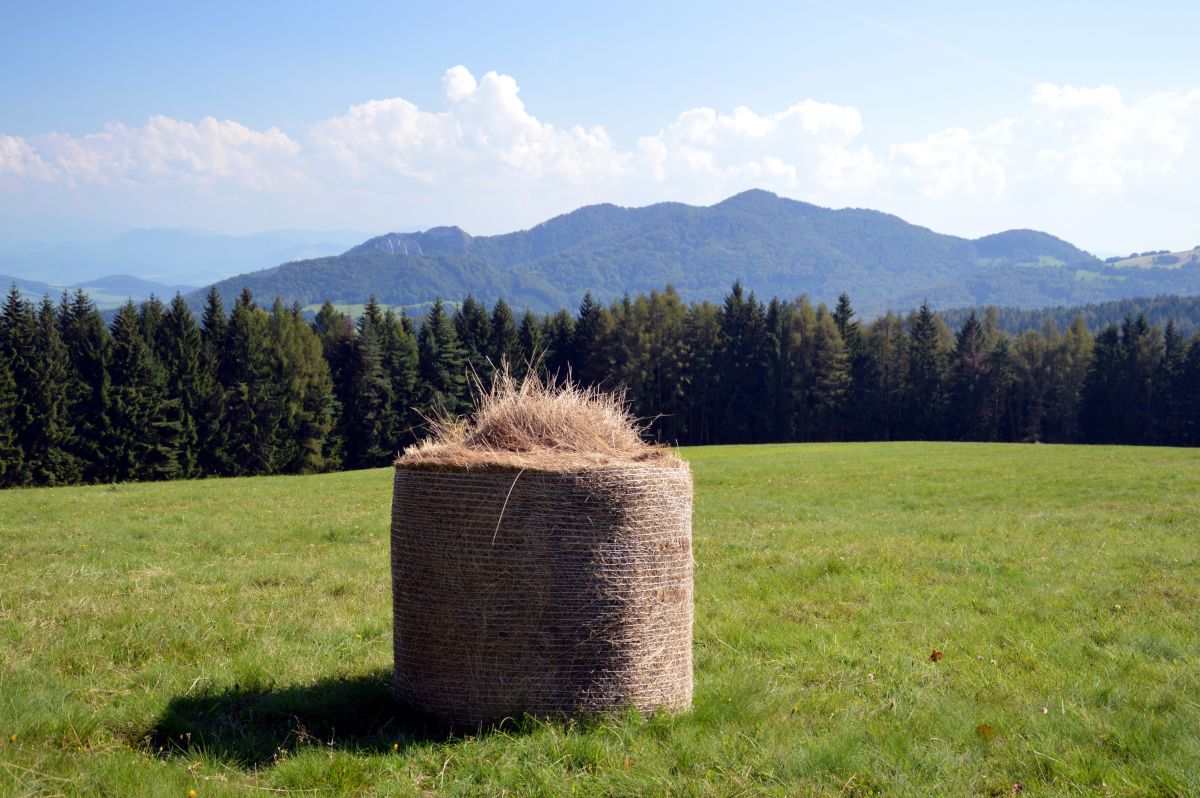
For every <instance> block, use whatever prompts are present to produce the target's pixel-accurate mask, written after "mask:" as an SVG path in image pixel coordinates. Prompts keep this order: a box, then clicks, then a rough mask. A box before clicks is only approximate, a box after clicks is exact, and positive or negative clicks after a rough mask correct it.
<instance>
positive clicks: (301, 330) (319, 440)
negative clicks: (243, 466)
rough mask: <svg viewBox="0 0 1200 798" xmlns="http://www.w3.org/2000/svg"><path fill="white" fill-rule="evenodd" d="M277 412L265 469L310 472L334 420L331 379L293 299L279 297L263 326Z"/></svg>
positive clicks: (318, 465)
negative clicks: (288, 302)
mask: <svg viewBox="0 0 1200 798" xmlns="http://www.w3.org/2000/svg"><path fill="white" fill-rule="evenodd" d="M268 332H269V339H270V350H271V354H272V366H273V376H272V380H273V382H274V383H275V390H276V393H277V396H278V397H279V400H280V401H279V407H280V411H279V412H280V415H279V422H278V425H277V427H276V431H275V445H274V447H273V458H274V459H273V460H272V462H271V465H270V470H271V471H273V472H278V473H285V474H309V473H315V472H317V471H321V470H324V468H325V467H326V462H325V438H326V436H327V435H328V434H329V431H330V429H331V427H332V425H333V416H332V409H333V405H334V401H333V381H332V379H331V378H330V375H329V365H328V364H327V363H326V362H325V357H324V353H323V352H322V348H321V341H320V340H319V339H318V338H317V335H316V333H315V332H314V331H313V329H312V328H311V327H309V326H308V324H306V323H305V322H304V318H303V315H302V313H301V310H300V306H299V305H298V304H293V305H292V306H291V307H284V306H283V303H282V302H281V301H280V300H279V298H278V297H276V299H275V303H274V305H273V306H272V309H271V317H270V322H269V326H268Z"/></svg>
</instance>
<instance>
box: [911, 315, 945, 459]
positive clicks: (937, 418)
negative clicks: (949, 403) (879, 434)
mask: <svg viewBox="0 0 1200 798" xmlns="http://www.w3.org/2000/svg"><path fill="white" fill-rule="evenodd" d="M940 340H941V334H940V330H939V329H938V320H937V318H936V317H935V316H934V314H933V311H932V310H930V308H929V303H928V302H926V303H923V304H922V305H921V307H920V309H919V310H917V311H916V312H915V313H914V314H913V315H912V317H911V319H910V320H909V347H908V375H907V380H906V382H905V392H906V395H905V410H906V412H905V417H906V421H907V429H906V430H905V431H904V434H906V435H908V436H911V437H913V438H916V439H918V440H938V439H945V438H946V432H947V431H946V428H945V406H946V401H945V374H944V372H945V366H944V362H945V360H944V358H943V356H942V351H941V346H940Z"/></svg>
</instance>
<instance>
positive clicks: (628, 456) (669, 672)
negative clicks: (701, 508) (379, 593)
mask: <svg viewBox="0 0 1200 798" xmlns="http://www.w3.org/2000/svg"><path fill="white" fill-rule="evenodd" d="M547 404H553V405H554V407H552V408H550V410H549V411H548V410H547V408H546V405H547ZM498 410H499V411H502V412H501V413H498V412H496V411H498ZM557 411H563V412H562V413H561V414H558V413H557ZM497 415H503V416H504V417H505V421H504V423H505V424H506V425H507V426H508V427H509V428H511V427H512V426H513V425H514V419H519V420H520V423H519V425H518V426H521V428H522V430H523V431H522V432H521V433H520V435H518V436H517V437H520V438H521V439H522V440H524V441H526V442H527V441H528V440H531V439H532V440H545V441H550V442H553V444H554V448H550V447H548V446H545V445H540V446H527V447H526V448H525V450H524V451H516V450H515V449H516V447H515V446H513V445H512V440H513V437H514V436H513V435H512V434H509V433H511V429H509V430H508V431H507V432H506V435H507V439H508V441H509V444H510V445H509V448H503V449H497V448H495V447H494V446H480V445H479V444H478V443H476V444H475V445H473V446H472V445H470V444H469V443H464V442H465V441H471V440H472V435H474V436H475V438H474V440H475V441H479V440H480V439H481V438H484V437H486V436H487V435H489V432H488V429H487V426H488V424H489V421H490V422H495V419H496V417H497ZM556 420H557V421H556ZM559 421H562V422H565V423H566V424H567V425H568V426H571V425H574V426H578V425H583V426H585V427H587V428H588V429H589V430H591V432H592V433H595V435H594V436H592V438H593V439H592V440H591V441H590V442H589V443H588V446H589V449H590V450H589V451H579V450H578V447H572V441H574V442H576V443H577V442H579V441H580V440H587V439H588V438H589V436H587V435H584V436H580V435H578V434H576V435H575V436H574V437H569V436H568V434H569V432H570V430H569V429H568V430H564V428H563V424H561V423H558V422H559ZM556 424H557V426H556ZM609 426H612V427H615V428H616V429H617V430H618V431H622V430H623V431H625V432H629V433H631V435H632V437H630V436H629V435H624V434H622V435H618V436H615V437H614V435H613V434H611V433H612V430H611V429H608V428H607V427H609ZM492 432H495V430H492ZM492 437H493V439H494V438H495V436H494V435H493V436H492ZM596 439H599V440H602V441H607V442H608V448H607V450H604V447H601V446H597V444H596V442H595V440H596ZM614 441H615V444H614ZM439 447H440V451H439ZM597 449H600V451H597ZM691 508H692V481H691V473H690V471H689V470H688V468H687V466H686V464H685V463H684V462H683V461H682V460H680V459H679V458H678V457H676V456H675V455H674V454H672V453H671V452H670V451H669V450H666V449H662V448H660V447H654V446H649V445H647V444H645V443H643V442H642V441H641V439H640V437H638V435H637V430H636V427H635V426H634V425H633V423H632V421H631V419H629V417H628V415H627V414H626V413H625V411H624V409H623V406H622V405H621V404H620V401H619V399H617V398H613V397H608V396H606V395H603V394H598V393H595V392H591V391H582V390H579V389H576V388H572V387H570V386H568V387H566V388H558V389H555V388H551V387H547V386H545V385H542V384H540V383H537V382H536V381H533V382H530V381H527V382H526V383H524V384H522V385H520V386H517V385H516V384H514V383H513V382H512V381H511V380H508V379H506V378H502V379H501V380H500V381H499V382H498V387H497V388H496V389H494V390H493V392H492V393H491V394H488V395H486V396H485V397H484V399H483V401H482V403H481V406H480V408H479V409H478V410H477V411H476V414H475V417H474V420H473V421H472V422H471V423H469V424H466V425H462V424H457V425H443V426H442V427H441V429H440V430H439V434H438V436H437V437H435V441H434V442H433V443H431V444H425V445H423V446H421V447H419V448H417V449H414V450H410V451H409V452H406V453H405V455H404V456H403V457H402V458H401V459H400V460H399V461H397V469H396V480H395V493H394V501H393V519H392V579H393V594H394V615H395V689H396V692H397V694H398V695H399V697H401V698H402V699H404V700H406V701H408V702H409V703H411V704H412V705H414V706H416V707H417V708H419V709H422V710H424V711H426V712H429V713H431V714H432V715H433V716H435V717H437V718H439V719H441V720H442V721H445V722H448V723H452V724H458V725H463V724H477V723H480V722H487V721H494V720H498V719H501V718H504V717H509V716H515V715H519V714H521V713H526V712H528V713H530V714H534V715H557V714H567V715H576V714H579V713H586V712H593V711H598V710H604V709H610V708H617V707H622V706H633V707H635V708H637V709H639V710H641V711H643V712H651V711H654V710H656V709H658V708H663V709H666V710H682V709H686V708H687V707H688V706H690V703H691V697H692V647H691V641H692V577H693V573H692V571H693V569H692V546H691Z"/></svg>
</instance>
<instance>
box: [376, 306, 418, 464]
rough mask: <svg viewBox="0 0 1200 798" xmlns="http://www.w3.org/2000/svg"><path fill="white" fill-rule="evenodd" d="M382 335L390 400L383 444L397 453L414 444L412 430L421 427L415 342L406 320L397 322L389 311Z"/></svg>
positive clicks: (385, 318)
mask: <svg viewBox="0 0 1200 798" xmlns="http://www.w3.org/2000/svg"><path fill="white" fill-rule="evenodd" d="M383 333H384V335H383V371H384V374H385V375H386V376H387V379H388V382H389V383H390V397H391V407H389V408H388V412H387V422H388V423H387V425H386V428H385V430H384V441H385V442H386V443H387V446H388V448H389V450H390V451H400V450H401V449H403V448H404V447H406V446H408V445H410V444H412V443H413V442H415V436H414V430H415V429H416V428H417V426H418V425H419V424H420V423H421V417H420V415H419V414H418V413H417V404H418V402H419V397H420V391H419V385H418V372H417V338H416V336H415V335H413V333H412V325H411V322H409V319H408V317H407V316H402V317H400V318H397V317H396V314H395V313H393V312H392V311H391V310H390V309H389V310H388V311H387V312H386V313H385V314H384V316H383Z"/></svg>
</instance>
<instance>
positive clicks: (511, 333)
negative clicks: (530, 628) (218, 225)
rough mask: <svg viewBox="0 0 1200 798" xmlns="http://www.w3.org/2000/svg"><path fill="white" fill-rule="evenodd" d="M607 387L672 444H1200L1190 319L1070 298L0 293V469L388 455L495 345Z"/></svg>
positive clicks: (178, 469)
mask: <svg viewBox="0 0 1200 798" xmlns="http://www.w3.org/2000/svg"><path fill="white" fill-rule="evenodd" d="M501 363H507V364H511V365H512V366H513V368H514V370H515V371H516V372H517V373H518V376H520V374H521V373H522V372H523V371H524V370H525V369H527V368H536V369H538V370H539V371H541V372H544V373H546V374H548V375H551V376H557V377H559V378H562V377H564V376H565V375H568V374H569V375H570V376H571V378H572V379H573V380H575V381H577V382H580V383H584V384H589V385H590V384H595V385H601V386H608V387H616V386H621V387H623V388H624V389H625V390H626V392H627V398H628V400H629V402H630V404H631V407H632V410H633V412H634V413H635V414H636V415H638V416H639V417H642V418H644V419H646V422H647V425H648V427H647V432H648V435H650V436H652V437H654V438H655V439H657V440H660V441H663V442H668V443H673V444H681V445H692V444H716V443H759V442H769V441H817V440H819V441H833V440H904V439H918V440H970V441H1042V442H1055V443H1127V444H1173V445H1188V446H1192V445H1197V444H1200V335H1197V336H1195V337H1193V338H1191V339H1188V338H1187V337H1186V336H1183V335H1181V334H1180V333H1179V332H1178V331H1177V329H1176V327H1175V325H1174V323H1173V322H1168V323H1167V324H1166V326H1165V327H1164V328H1160V327H1158V326H1157V325H1151V324H1149V323H1148V322H1147V321H1146V319H1145V317H1143V316H1139V317H1136V318H1134V317H1126V318H1125V319H1124V321H1123V322H1122V323H1121V324H1119V325H1110V326H1108V327H1107V328H1105V329H1104V330H1102V331H1101V332H1099V333H1098V334H1097V335H1095V336H1093V335H1092V334H1091V332H1089V330H1088V326H1087V324H1086V323H1085V321H1084V319H1083V318H1082V317H1076V318H1075V319H1074V320H1073V321H1072V322H1071V324H1070V325H1069V327H1067V329H1065V330H1060V329H1058V328H1057V327H1056V326H1055V324H1054V323H1053V322H1047V323H1046V324H1045V325H1044V326H1043V327H1042V328H1040V329H1036V330H1034V329H1026V330H1023V331H1022V332H1020V333H1019V334H1018V335H1015V336H1013V335H1010V334H1008V333H1006V332H1004V331H1003V330H1002V329H1000V327H999V325H998V324H997V318H996V314H995V313H994V312H991V311H985V312H984V313H983V314H978V313H971V314H969V315H968V316H967V317H966V318H965V319H964V320H963V321H962V323H961V324H960V325H959V326H958V329H957V330H954V331H952V330H951V329H950V328H949V327H948V326H947V325H946V324H945V322H944V321H943V320H942V319H941V318H940V317H939V316H938V315H937V314H935V313H934V312H933V311H931V310H930V308H929V307H928V305H923V306H922V307H920V308H918V309H915V310H913V311H911V312H909V313H908V314H906V315H900V314H896V313H888V314H887V315H885V316H882V317H880V318H877V319H874V320H872V321H870V322H865V323H864V322H863V321H861V320H859V319H858V318H856V316H855V313H854V311H853V308H852V305H851V303H850V300H849V298H848V297H846V296H845V295H843V296H842V297H841V298H840V300H839V302H838V304H837V305H836V307H834V308H833V309H832V310H830V309H829V308H827V307H826V306H825V305H823V304H817V305H815V306H814V304H813V303H811V302H810V301H808V300H807V299H806V298H804V297H801V298H799V299H797V300H795V301H785V300H780V299H771V300H770V301H769V302H762V301H760V300H759V299H757V298H756V297H755V295H754V294H753V293H752V292H751V293H747V292H746V291H745V290H744V289H743V287H742V286H741V285H740V284H735V285H734V286H733V288H732V290H731V291H730V293H729V294H728V295H727V296H726V297H725V300H724V302H723V303H722V304H720V305H716V304H713V303H709V302H701V303H692V304H686V303H684V302H683V301H682V300H681V299H680V298H679V296H678V294H676V293H675V291H673V290H672V289H671V288H669V287H668V288H667V289H666V290H664V291H653V292H651V293H650V294H649V295H645V294H639V295H638V296H636V297H626V298H624V299H622V300H620V301H616V302H613V303H611V304H609V305H604V304H602V303H598V302H596V301H594V300H593V298H592V297H591V295H590V294H589V295H588V296H586V297H585V298H584V300H583V303H582V304H581V306H580V308H579V310H578V312H577V313H575V314H572V313H570V312H568V311H566V310H562V311H559V312H558V313H556V314H552V315H547V316H539V315H535V314H533V313H530V312H526V313H524V314H523V315H522V316H520V318H518V317H517V316H516V315H515V314H514V313H513V311H512V309H511V308H510V307H509V306H508V305H507V304H506V303H505V302H504V301H503V300H500V301H498V302H496V304H495V305H494V306H493V307H492V308H490V309H489V308H487V307H486V306H485V305H483V304H482V303H480V302H478V301H476V300H475V299H473V298H472V297H469V296H468V297H467V298H466V299H465V300H464V301H463V302H462V303H461V305H459V306H458V307H456V308H454V307H450V306H447V305H446V304H444V303H443V302H441V301H438V302H435V303H434V304H433V306H432V308H431V309H430V311H429V312H428V314H427V315H426V316H425V318H424V319H423V320H421V322H420V323H419V324H418V323H416V322H415V321H414V320H413V319H411V318H409V317H408V316H406V315H405V314H404V313H400V314H397V313H395V312H394V311H393V310H391V309H390V308H385V307H382V306H381V305H380V304H379V303H378V302H376V301H375V300H374V299H372V300H371V301H370V302H369V303H368V304H367V305H366V307H365V309H364V312H363V314H362V316H361V317H360V318H358V319H357V320H355V319H353V318H351V317H350V316H349V315H347V314H345V313H342V312H340V311H338V310H337V309H336V308H335V307H334V306H333V305H332V304H330V303H328V302H326V303H325V304H324V305H323V306H322V308H321V310H320V311H319V312H318V313H317V314H316V317H315V319H314V320H312V321H309V320H307V319H306V318H305V317H304V315H303V314H302V312H301V310H300V308H299V306H297V305H292V306H290V307H289V306H285V305H283V304H282V303H281V302H280V301H279V300H276V301H275V302H274V304H273V305H272V306H271V307H270V308H269V309H267V308H264V307H260V306H259V305H258V304H257V303H256V302H255V300H254V298H253V297H252V296H251V295H250V294H249V292H243V293H242V294H241V296H240V297H238V298H237V299H236V301H235V302H234V304H233V307H232V308H231V309H230V310H229V311H228V312H226V309H225V308H224V306H223V304H222V301H221V299H220V297H219V296H218V294H217V293H216V292H215V291H211V292H210V293H209V295H208V298H207V302H206V305H205V307H204V309H203V313H202V314H201V317H200V318H199V319H197V318H195V316H194V314H193V313H192V311H191V309H190V308H189V307H188V305H187V303H186V302H185V301H184V300H183V299H182V297H179V296H176V297H175V298H174V299H173V300H172V301H171V302H170V303H169V304H166V305H164V304H163V303H162V302H161V301H159V300H157V299H151V300H150V301H147V302H144V303H142V304H141V305H140V306H135V305H134V304H133V303H132V302H130V303H127V304H126V305H124V306H123V307H122V308H121V309H120V310H119V311H118V312H117V314H116V316H115V318H114V319H113V320H112V322H111V324H105V322H104V320H103V318H102V317H101V315H100V313H99V312H98V311H97V310H96V308H95V306H94V305H93V304H92V303H91V301H90V300H89V299H88V298H87V296H86V295H85V294H83V293H82V292H76V293H75V294H73V295H64V296H63V298H62V300H61V301H60V302H58V303H54V302H52V301H51V300H50V299H49V298H45V299H43V300H42V301H41V302H40V303H36V302H29V301H27V300H25V299H24V298H23V297H22V295H21V293H20V292H19V291H18V290H17V289H16V288H15V287H14V288H13V289H12V290H11V291H10V292H9V294H8V296H7V298H6V300H5V302H4V306H3V309H2V310H0V484H2V485H4V486H17V485H56V484H72V483H89V482H117V481H128V480H154V479H172V478H195V477H203V476H214V475H220V476H240V475H251V474H276V473H311V472H318V471H328V470H336V469H351V468H366V467H373V466H380V465H384V464H387V463H389V462H390V461H391V459H392V458H393V457H394V456H395V454H396V452H397V451H398V450H400V449H402V448H403V447H404V446H406V445H408V444H410V443H412V442H414V441H416V440H418V439H419V438H420V437H421V436H422V434H424V431H425V429H426V423H425V419H427V418H429V417H431V416H433V415H435V414H438V413H441V412H449V413H461V412H465V411H466V410H467V409H468V408H469V406H470V400H471V397H470V392H471V390H472V381H471V379H470V376H471V375H472V374H474V375H476V376H477V377H478V379H479V381H480V382H481V383H482V384H483V385H486V384H487V383H488V382H489V381H490V379H491V378H492V376H493V375H494V373H495V372H494V369H495V368H496V366H497V364H501Z"/></svg>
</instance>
